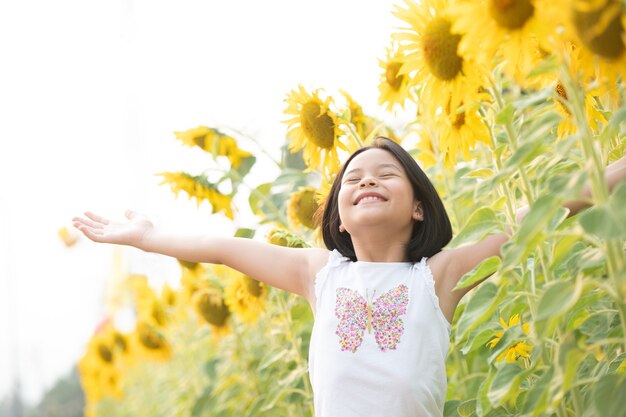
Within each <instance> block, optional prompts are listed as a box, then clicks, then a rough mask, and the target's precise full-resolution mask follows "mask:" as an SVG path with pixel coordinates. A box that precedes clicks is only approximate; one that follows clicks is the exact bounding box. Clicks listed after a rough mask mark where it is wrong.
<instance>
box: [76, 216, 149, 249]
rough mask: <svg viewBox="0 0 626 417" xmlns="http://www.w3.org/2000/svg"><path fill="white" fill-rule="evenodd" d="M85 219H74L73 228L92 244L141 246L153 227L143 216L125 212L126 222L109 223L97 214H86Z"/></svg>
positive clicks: (109, 221)
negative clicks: (92, 242)
mask: <svg viewBox="0 0 626 417" xmlns="http://www.w3.org/2000/svg"><path fill="white" fill-rule="evenodd" d="M85 216H86V218H85V217H74V218H73V219H72V222H73V225H74V227H76V228H77V229H78V230H80V231H81V232H82V233H83V234H84V235H85V236H87V237H88V238H89V239H91V240H93V241H94V242H101V243H115V244H119V245H130V246H137V247H138V246H141V242H142V240H143V239H144V237H145V236H146V233H147V232H149V231H150V230H152V228H153V225H152V222H150V220H148V219H147V218H146V217H145V216H143V215H141V214H138V213H135V212H134V211H131V210H127V211H126V213H125V216H126V218H127V219H128V221H111V220H109V219H106V218H104V217H101V216H98V215H97V214H94V213H91V212H86V213H85Z"/></svg>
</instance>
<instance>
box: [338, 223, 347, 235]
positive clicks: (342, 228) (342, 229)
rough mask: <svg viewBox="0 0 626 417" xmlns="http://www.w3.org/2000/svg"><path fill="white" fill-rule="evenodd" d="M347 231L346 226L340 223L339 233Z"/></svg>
mask: <svg viewBox="0 0 626 417" xmlns="http://www.w3.org/2000/svg"><path fill="white" fill-rule="evenodd" d="M345 231H346V228H345V226H344V225H343V224H340V225H339V233H343V232H345Z"/></svg>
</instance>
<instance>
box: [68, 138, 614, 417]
mask: <svg viewBox="0 0 626 417" xmlns="http://www.w3.org/2000/svg"><path fill="white" fill-rule="evenodd" d="M624 179H626V158H622V159H621V160H620V161H618V162H616V163H614V164H613V165H611V166H609V167H608V168H607V171H606V181H607V185H608V187H609V189H612V188H613V187H614V186H615V184H617V183H618V182H619V181H623V180H624ZM585 193H586V194H587V195H588V194H589V192H588V191H585ZM566 207H567V208H568V209H569V210H570V215H572V214H575V213H576V212H578V211H579V210H581V209H583V208H585V207H586V204H585V203H584V202H582V201H576V202H571V203H568V204H566ZM526 211H527V210H526V209H521V210H519V211H518V216H517V217H518V220H520V219H521V218H522V217H523V216H524V214H525V212H526ZM85 215H86V218H80V217H77V218H74V226H75V227H77V228H78V229H79V230H80V231H81V232H83V233H84V234H85V235H86V236H87V237H88V238H90V239H92V240H94V241H96V242H106V243H115V244H123V245H131V246H135V247H137V248H140V249H142V250H144V251H148V252H156V253H161V254H165V255H169V256H173V257H176V258H179V259H183V260H187V261H191V262H205V263H215V264H224V265H227V266H229V267H231V268H234V269H237V270H239V271H241V272H243V273H244V274H246V275H248V276H250V277H252V278H254V279H257V280H259V281H262V282H265V283H266V284H268V285H271V286H273V287H277V288H281V289H283V290H286V291H289V292H292V293H295V294H299V295H301V296H303V297H305V298H306V299H307V300H308V302H309V303H310V305H311V308H312V309H313V312H314V315H315V323H314V326H313V333H312V335H311V343H310V350H309V371H310V379H311V383H312V386H313V392H314V408H315V415H316V416H317V417H352V416H354V417H356V416H365V415H367V416H370V417H376V416H381V417H382V416H393V417H403V416H406V417H409V416H411V417H415V416H442V415H443V406H444V401H445V396H446V372H445V359H446V354H447V351H448V345H449V331H450V322H451V321H452V317H453V316H454V311H455V309H456V307H457V304H458V303H459V301H460V300H461V298H462V297H463V295H465V294H466V293H467V292H468V291H469V290H470V289H471V287H470V288H464V289H461V290H453V288H454V287H455V286H456V284H457V283H458V281H459V279H460V278H461V277H462V276H463V275H464V274H465V273H467V272H469V271H470V270H472V269H473V268H474V267H475V266H477V265H478V264H479V263H480V262H481V261H482V260H484V259H486V258H488V257H490V256H494V255H499V253H500V248H501V246H502V245H503V244H504V243H505V242H506V241H507V239H508V238H509V236H508V235H507V234H504V233H501V234H493V235H490V236H488V237H486V238H484V239H483V240H481V241H479V242H477V243H474V244H470V245H466V246H462V247H458V248H455V249H447V250H443V248H444V247H445V246H446V245H447V244H448V242H449V241H450V239H451V238H452V228H451V225H450V221H449V219H448V216H447V214H446V211H445V209H444V206H443V204H442V202H441V199H440V198H439V196H438V195H437V192H436V191H435V189H434V187H433V185H432V184H431V182H430V181H429V180H428V178H427V177H426V175H425V174H424V172H423V171H422V170H421V169H420V168H419V166H418V165H417V163H416V162H415V160H414V159H413V158H412V157H411V156H410V155H409V154H408V153H407V152H406V151H405V150H404V149H403V148H402V147H401V146H400V145H398V144H396V143H395V142H393V141H392V140H390V139H387V138H383V137H379V138H377V139H376V140H374V142H373V143H372V144H371V145H370V146H367V147H364V148H361V149H359V150H358V151H356V152H355V153H354V154H353V155H351V156H350V158H349V159H348V160H347V162H346V163H345V164H344V166H343V168H342V169H341V171H340V172H339V174H338V175H337V177H336V179H335V181H334V184H333V186H332V188H331V191H330V194H329V196H328V199H327V202H326V204H325V206H324V212H323V217H322V232H323V238H324V243H325V244H326V246H327V248H328V249H319V248H309V249H294V248H286V247H282V246H276V245H272V244H268V243H263V242H259V241H256V240H251V239H243V238H231V237H216V236H181V235H179V234H175V233H174V234H169V233H166V232H165V231H163V230H160V229H158V228H156V227H155V226H153V224H152V223H151V222H150V221H149V220H148V219H146V218H145V217H144V216H141V215H139V214H137V213H135V212H132V211H127V212H126V217H127V218H128V221H124V222H113V221H109V220H107V219H105V218H103V217H100V216H98V215H95V214H93V213H85ZM476 285H477V284H476Z"/></svg>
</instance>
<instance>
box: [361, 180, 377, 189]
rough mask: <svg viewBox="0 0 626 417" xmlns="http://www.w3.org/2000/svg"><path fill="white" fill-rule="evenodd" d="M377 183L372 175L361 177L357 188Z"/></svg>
mask: <svg viewBox="0 0 626 417" xmlns="http://www.w3.org/2000/svg"><path fill="white" fill-rule="evenodd" d="M377 184H378V182H377V181H376V179H375V178H373V177H363V179H362V180H361V182H360V183H359V188H365V187H373V186H375V185H377Z"/></svg>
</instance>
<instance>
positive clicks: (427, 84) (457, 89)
mask: <svg viewBox="0 0 626 417" xmlns="http://www.w3.org/2000/svg"><path fill="white" fill-rule="evenodd" d="M405 5H406V8H405V9H404V8H401V7H400V6H396V10H395V11H394V15H395V16H397V17H398V18H400V19H401V20H403V21H405V22H406V23H408V25H409V27H408V28H404V29H403V30H402V31H401V32H398V33H395V34H394V35H393V36H394V38H395V39H397V40H398V41H400V46H401V47H402V48H404V50H405V51H406V56H405V58H404V64H402V67H401V69H400V72H399V74H408V75H409V76H410V81H409V85H410V86H416V87H418V88H419V89H420V93H419V99H420V104H421V105H423V106H424V107H425V109H426V110H427V114H429V115H431V116H434V115H435V113H436V112H437V110H438V109H440V108H442V107H444V106H446V105H447V103H451V105H452V107H453V108H457V107H458V106H459V105H460V104H461V103H462V102H463V103H472V102H473V101H474V100H476V98H477V94H478V91H479V88H480V86H481V83H482V75H481V74H482V72H481V70H480V68H479V67H478V66H477V65H476V64H475V63H473V62H471V61H470V60H469V59H468V57H466V56H465V55H463V54H461V53H460V51H459V48H458V46H459V42H461V40H462V38H463V36H462V35H460V34H457V33H454V32H453V31H452V24H453V21H452V19H451V17H450V16H449V14H448V12H447V11H446V7H447V5H448V2H447V1H446V0H424V1H422V2H420V3H417V2H414V1H411V0H405Z"/></svg>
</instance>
